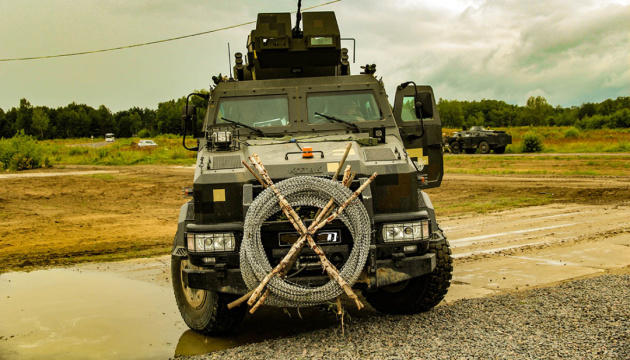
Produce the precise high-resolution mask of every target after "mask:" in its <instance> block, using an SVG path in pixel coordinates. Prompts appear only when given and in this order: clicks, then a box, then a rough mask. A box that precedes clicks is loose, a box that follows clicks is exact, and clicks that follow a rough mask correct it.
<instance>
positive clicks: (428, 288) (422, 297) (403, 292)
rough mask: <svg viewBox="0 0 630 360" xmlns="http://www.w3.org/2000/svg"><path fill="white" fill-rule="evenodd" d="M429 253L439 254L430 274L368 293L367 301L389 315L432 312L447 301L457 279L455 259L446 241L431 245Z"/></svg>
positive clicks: (433, 242)
mask: <svg viewBox="0 0 630 360" xmlns="http://www.w3.org/2000/svg"><path fill="white" fill-rule="evenodd" d="M428 252H430V253H433V254H435V257H436V259H435V260H436V266H435V269H433V272H431V273H430V274H426V275H422V276H420V277H417V278H413V279H410V280H407V281H406V284H405V283H401V284H394V285H390V286H386V287H384V288H379V289H378V290H377V291H376V292H365V293H364V296H365V300H367V302H368V303H369V304H370V305H372V307H373V308H374V309H376V310H377V311H379V312H381V313H385V314H416V313H419V312H425V311H429V310H431V309H432V308H434V307H435V306H436V305H437V304H439V303H440V301H442V299H444V296H445V295H446V293H447V292H448V288H449V287H450V286H451V279H452V278H453V258H451V248H450V245H449V243H448V241H447V240H446V239H444V240H440V241H432V242H430V243H429V250H428Z"/></svg>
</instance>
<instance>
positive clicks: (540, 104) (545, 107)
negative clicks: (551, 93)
mask: <svg viewBox="0 0 630 360" xmlns="http://www.w3.org/2000/svg"><path fill="white" fill-rule="evenodd" d="M525 107H526V109H527V111H526V115H525V120H526V121H527V122H528V123H529V124H528V125H533V126H540V125H548V123H549V120H548V116H549V115H551V114H552V113H553V107H552V106H551V105H549V104H548V103H547V99H545V98H544V97H542V96H536V97H534V96H530V97H529V99H527V105H525Z"/></svg>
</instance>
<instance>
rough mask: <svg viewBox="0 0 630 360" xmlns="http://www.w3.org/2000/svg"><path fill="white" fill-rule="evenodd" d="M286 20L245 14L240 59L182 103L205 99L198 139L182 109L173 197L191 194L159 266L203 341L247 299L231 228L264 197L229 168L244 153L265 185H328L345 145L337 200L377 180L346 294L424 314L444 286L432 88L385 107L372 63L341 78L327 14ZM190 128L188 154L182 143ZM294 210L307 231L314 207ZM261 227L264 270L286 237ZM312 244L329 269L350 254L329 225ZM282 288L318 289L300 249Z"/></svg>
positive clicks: (342, 235)
mask: <svg viewBox="0 0 630 360" xmlns="http://www.w3.org/2000/svg"><path fill="white" fill-rule="evenodd" d="M302 18H303V29H301V28H300V25H299V23H300V20H301V19H302ZM297 19H298V20H297V22H296V25H295V27H294V28H292V27H291V16H290V14H289V13H263V14H258V19H257V23H256V28H255V29H254V30H253V31H252V32H251V34H250V35H249V37H248V39H247V54H246V56H243V54H241V53H236V54H235V64H236V65H235V66H234V68H233V71H234V78H233V79H232V78H230V79H227V80H226V79H225V78H224V77H222V76H218V77H214V82H215V85H214V86H213V87H211V89H210V93H209V94H206V95H204V94H191V95H189V97H190V96H195V95H197V96H202V97H204V98H205V99H206V100H207V101H208V105H207V111H206V113H205V117H204V119H203V126H202V130H201V132H198V131H196V130H195V125H194V124H195V117H196V109H195V108H194V106H192V105H188V103H187V105H186V106H185V107H184V109H183V113H184V115H183V128H184V144H183V146H184V147H186V148H187V149H188V150H192V151H196V152H197V164H196V167H195V175H194V181H193V186H192V188H190V189H187V190H186V194H187V195H189V196H191V197H192V198H191V200H190V201H188V202H187V203H185V204H184V205H183V206H182V207H181V211H180V216H179V222H178V227H177V232H176V235H175V239H174V242H173V247H172V262H171V270H172V281H173V289H174V293H175V298H176V301H177V305H178V308H179V310H180V313H181V315H182V317H183V319H184V321H185V322H186V324H187V325H188V326H189V327H190V328H192V329H194V330H196V331H199V332H202V333H206V334H220V333H224V332H226V331H228V330H230V329H231V328H232V327H233V326H234V325H235V324H237V323H238V322H239V321H240V319H241V318H242V317H243V315H244V313H245V311H246V306H245V305H241V306H239V307H236V308H233V309H228V308H227V304H228V303H229V302H231V301H233V300H234V299H236V298H238V297H240V296H242V295H243V294H246V293H247V292H248V291H249V290H251V287H248V286H247V285H246V283H245V281H244V279H243V273H242V270H243V269H242V268H241V265H242V263H243V262H242V256H243V254H242V249H241V245H242V244H243V242H244V240H245V238H247V237H249V236H252V235H251V231H250V230H245V229H244V226H245V225H244V224H245V220H246V218H247V216H252V214H251V213H248V210H249V209H250V207H251V206H252V204H253V203H255V201H256V199H257V198H258V197H259V196H261V194H263V192H264V191H269V190H265V189H263V186H262V185H261V184H260V183H259V182H258V181H257V179H256V178H255V177H254V176H253V175H252V174H251V173H250V172H249V171H248V170H247V169H246V167H245V166H244V165H243V164H242V162H243V161H248V160H247V159H248V157H249V156H251V155H252V154H258V155H259V157H260V159H261V161H262V162H263V163H264V165H265V167H266V169H267V170H268V172H269V175H270V176H271V177H272V178H273V180H274V182H279V181H281V180H283V179H292V178H295V177H299V176H308V177H317V178H320V179H321V178H324V179H326V178H327V179H330V178H331V176H332V174H333V173H334V172H335V171H336V169H337V166H338V163H339V161H340V159H341V158H342V155H343V153H344V149H346V148H347V146H348V144H351V149H350V151H349V155H348V157H347V160H346V164H349V165H351V166H352V169H353V170H354V171H356V172H357V174H356V176H355V177H354V180H353V181H352V182H351V184H350V190H352V191H354V190H355V189H357V188H358V187H359V186H360V185H361V184H363V183H364V182H365V181H366V180H367V179H368V178H369V177H370V175H371V174H372V173H374V172H378V174H379V175H378V177H376V179H375V181H374V182H372V183H371V184H370V185H369V186H368V187H367V188H366V189H365V190H364V191H363V193H362V194H361V196H360V202H359V203H358V204H357V205H356V206H361V207H364V208H365V210H366V213H367V215H368V216H367V220H366V222H365V224H361V226H364V227H368V229H369V234H371V235H370V238H369V244H368V245H369V246H368V247H367V248H366V249H365V251H366V253H367V257H366V260H364V263H360V264H358V265H359V267H360V270H361V274H360V276H359V277H358V279H357V280H356V282H354V284H351V285H352V286H353V288H355V289H359V290H361V291H362V292H363V295H364V296H365V299H366V300H367V301H368V302H369V303H370V304H371V305H372V306H373V307H374V308H375V309H376V310H378V311H381V312H384V313H416V312H420V311H427V310H429V309H431V308H433V307H434V306H436V305H437V304H438V303H439V302H440V301H441V300H442V299H443V298H444V295H445V294H446V292H447V290H448V288H449V286H450V280H451V274H452V259H451V257H450V248H449V244H448V241H447V240H446V237H445V235H444V233H443V231H442V229H440V227H439V225H438V222H437V219H436V215H435V211H434V208H433V205H432V203H431V200H430V199H429V196H428V195H427V194H426V193H425V192H424V190H426V189H430V188H435V187H438V186H440V184H441V181H442V176H443V160H442V151H441V147H442V138H441V135H442V131H441V122H440V117H439V114H438V110H437V106H436V103H435V96H434V95H433V90H432V88H431V87H430V86H416V84H415V83H413V82H405V83H403V84H401V85H399V86H398V87H397V89H396V94H395V100H394V106H393V108H392V106H391V105H390V103H389V101H388V98H387V95H386V92H385V88H384V85H383V83H382V82H381V81H379V80H377V79H376V78H375V76H374V72H375V71H376V67H375V65H367V66H365V67H364V71H363V72H362V73H361V74H358V75H351V74H350V63H349V61H348V50H347V49H345V48H342V47H341V37H340V34H339V28H338V25H337V20H336V17H335V14H334V13H333V12H306V13H303V14H302V13H300V12H299V11H298V18H297ZM190 132H192V133H193V135H194V137H195V138H197V144H198V146H197V147H194V148H190V147H187V146H186V142H185V139H186V135H187V134H188V133H190ZM306 148H312V149H309V150H308V151H307V150H303V149H306ZM296 209H298V208H296ZM298 210H299V211H300V216H303V218H304V219H305V221H307V222H308V221H310V220H309V219H312V216H310V217H309V213H310V214H312V213H313V211H314V210H317V209H312V208H309V207H308V206H301V207H300V208H299V209H298ZM262 220H264V222H262V224H263V225H262V227H261V228H260V230H259V231H260V234H261V237H262V248H263V249H264V254H265V255H266V258H265V259H264V260H263V261H262V262H265V261H267V262H268V263H269V264H270V265H271V266H275V265H276V264H278V262H279V261H280V259H281V258H282V257H283V256H284V255H286V253H287V252H288V248H289V247H290V245H291V243H292V242H294V241H295V239H296V237H297V233H296V232H295V230H294V229H293V227H292V226H291V224H290V223H289V221H287V219H286V218H283V217H282V216H280V214H276V215H274V216H270V217H269V218H266V219H262ZM262 220H261V221H262ZM315 237H316V239H317V242H318V244H319V245H320V246H321V248H322V249H323V250H324V252H325V253H326V256H327V258H328V259H330V261H331V262H332V263H334V265H335V266H336V267H337V268H338V269H343V268H344V266H350V265H348V264H349V262H350V261H351V260H349V259H351V258H352V253H353V251H355V249H356V248H357V246H358V245H356V244H355V242H354V239H353V235H352V234H351V233H350V232H349V231H348V228H347V227H346V226H345V225H344V223H343V222H342V221H338V220H335V221H334V222H332V223H331V224H329V225H327V226H326V227H325V228H323V229H322V230H321V231H319V232H318V233H317V234H315ZM342 272H343V271H342ZM285 281H289V282H291V283H292V284H296V285H299V286H301V287H305V288H307V289H308V288H316V287H321V286H324V285H325V284H327V283H328V282H329V281H331V280H329V278H328V277H327V276H326V274H323V273H322V269H321V266H320V265H319V264H318V260H317V258H316V257H314V256H313V252H312V251H311V250H310V249H309V248H305V249H302V252H301V253H300V256H299V259H298V260H297V261H296V262H295V265H294V266H293V268H292V269H291V270H290V271H289V274H288V275H287V277H286V279H285ZM334 285H335V286H336V284H334ZM272 296H280V295H276V294H273V293H272Z"/></svg>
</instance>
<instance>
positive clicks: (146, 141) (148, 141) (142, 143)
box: [138, 140, 158, 147]
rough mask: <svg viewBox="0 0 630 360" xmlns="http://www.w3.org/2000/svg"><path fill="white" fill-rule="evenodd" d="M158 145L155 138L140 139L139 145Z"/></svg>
mask: <svg viewBox="0 0 630 360" xmlns="http://www.w3.org/2000/svg"><path fill="white" fill-rule="evenodd" d="M155 146H158V145H157V144H156V143H155V141H153V140H140V141H139V142H138V147H155Z"/></svg>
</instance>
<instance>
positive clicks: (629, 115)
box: [610, 108, 630, 128]
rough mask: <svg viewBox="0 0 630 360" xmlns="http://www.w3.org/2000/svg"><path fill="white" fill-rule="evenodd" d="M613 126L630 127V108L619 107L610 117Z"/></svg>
mask: <svg viewBox="0 0 630 360" xmlns="http://www.w3.org/2000/svg"><path fill="white" fill-rule="evenodd" d="M610 124H611V127H616V128H630V109H628V108H625V109H619V110H617V111H615V113H614V114H612V116H611V117H610Z"/></svg>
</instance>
